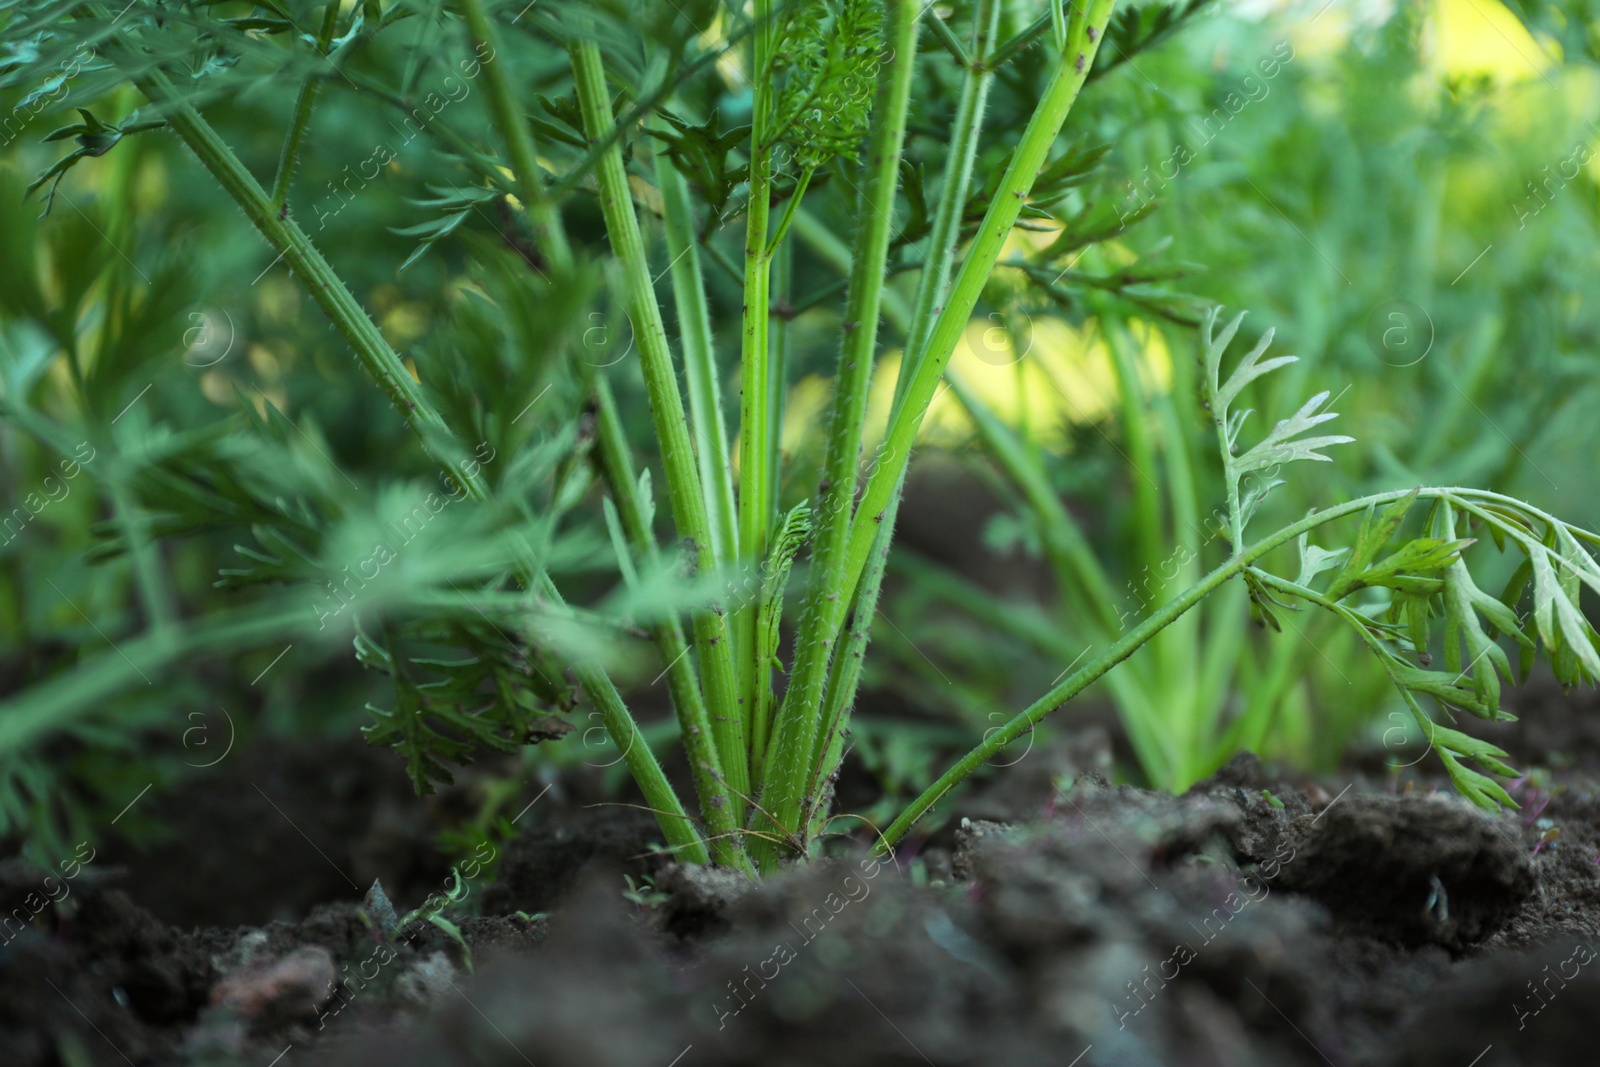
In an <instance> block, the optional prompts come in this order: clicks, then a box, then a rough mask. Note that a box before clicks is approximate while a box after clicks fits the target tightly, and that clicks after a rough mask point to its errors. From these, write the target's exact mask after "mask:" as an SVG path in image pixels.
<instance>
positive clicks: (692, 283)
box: [655, 152, 739, 567]
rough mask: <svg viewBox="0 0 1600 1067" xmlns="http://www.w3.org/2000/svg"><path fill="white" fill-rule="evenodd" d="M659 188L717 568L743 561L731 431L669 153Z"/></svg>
mask: <svg viewBox="0 0 1600 1067" xmlns="http://www.w3.org/2000/svg"><path fill="white" fill-rule="evenodd" d="M655 172H656V185H657V187H658V188H659V189H660V190H661V217H662V221H663V223H664V224H665V229H666V235H667V255H668V256H670V257H671V262H672V265H671V267H670V268H669V273H670V274H671V275H672V294H673V299H674V301H675V302H676V304H677V308H678V335H679V343H680V344H681V345H682V346H683V365H684V378H685V380H686V381H687V383H688V388H689V417H690V419H691V425H692V426H693V428H694V435H695V444H696V446H697V447H696V449H695V455H696V457H697V458H698V459H699V463H700V484H701V485H702V486H704V487H705V493H706V510H707V512H708V518H709V520H710V522H711V544H710V546H709V547H710V549H711V559H712V561H713V563H714V564H715V565H716V566H718V567H729V566H732V565H733V563H734V561H736V560H737V559H738V558H739V534H738V527H737V517H738V516H737V512H736V510H735V504H734V497H733V474H732V467H731V465H730V463H729V460H728V431H727V427H726V426H725V425H724V424H723V421H722V389H721V386H720V384H719V382H718V374H717V353H716V347H715V345H714V344H713V343H712V335H711V310H710V305H709V304H708V303H707V301H706V286H705V279H704V275H703V274H702V273H701V270H700V245H699V242H698V241H696V240H695V226H694V211H693V208H692V206H691V204H690V201H689V185H688V182H686V181H684V178H683V175H682V174H680V173H678V168H677V167H675V166H673V164H672V160H671V158H669V157H668V155H667V153H665V152H656V153H655Z"/></svg>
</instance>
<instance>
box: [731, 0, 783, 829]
mask: <svg viewBox="0 0 1600 1067" xmlns="http://www.w3.org/2000/svg"><path fill="white" fill-rule="evenodd" d="M753 14H754V19H755V24H756V31H755V39H754V42H753V48H752V53H753V55H752V57H751V58H752V69H753V70H754V71H755V79H754V81H753V82H752V83H751V87H750V88H751V115H750V165H749V173H750V177H749V189H750V193H749V204H748V206H747V207H746V209H745V211H746V215H745V233H744V272H743V284H744V307H743V309H742V310H741V319H742V325H741V328H740V344H739V388H740V393H739V551H740V555H741V559H740V564H741V568H742V570H744V571H746V572H753V571H754V569H755V568H759V567H760V566H761V564H762V561H763V560H765V559H766V557H767V534H768V531H769V529H770V528H771V526H772V522H773V519H774V518H775V517H776V505H775V501H774V499H773V489H772V469H773V462H772V459H771V457H770V456H769V454H768V450H769V448H770V446H771V442H772V439H773V435H772V409H771V396H772V346H771V341H770V339H769V337H768V329H769V326H770V323H771V312H772V294H771V284H772V255H771V252H770V251H769V249H768V247H767V244H768V236H769V230H768V227H769V225H770V222H771V215H772V149H773V145H772V142H771V140H770V125H771V120H772V108H773V86H772V77H771V71H772V59H773V47H774V41H775V38H776V30H777V27H776V25H775V24H774V22H773V18H772V4H771V0H754V11H753ZM759 580H760V579H759V578H758V577H746V578H744V581H746V582H759ZM759 600H760V598H759V597H741V598H740V601H739V603H738V604H737V606H736V607H735V610H734V622H733V629H734V634H735V640H736V641H737V643H738V663H739V704H738V712H739V715H740V716H741V718H742V719H743V723H742V729H743V730H744V733H745V736H746V737H749V736H750V735H751V734H753V733H754V732H755V722H754V718H755V715H756V709H757V707H758V706H759V704H760V691H761V686H763V685H770V684H771V678H772V672H771V670H770V667H769V665H768V664H765V663H758V662H756V660H757V652H756V646H757V644H758V641H757V630H758V628H759V626H760V610H761V607H760V603H759ZM752 762H754V761H752ZM757 847H758V848H759V847H760V843H759V842H757Z"/></svg>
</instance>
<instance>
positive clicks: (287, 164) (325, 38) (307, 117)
mask: <svg viewBox="0 0 1600 1067" xmlns="http://www.w3.org/2000/svg"><path fill="white" fill-rule="evenodd" d="M338 25H339V0H328V3H327V5H326V6H325V7H324V8H323V9H322V25H320V26H318V27H317V55H319V56H325V55H327V54H328V46H329V45H330V44H332V43H333V31H334V28H335V27H336V26H338ZM321 84H322V79H320V78H316V77H308V78H307V79H306V80H305V81H304V82H302V83H301V84H300V95H299V97H297V98H296V99H295V102H294V119H293V120H292V121H291V122H290V124H289V133H288V136H286V137H285V138H284V139H283V151H282V153H281V154H280V155H279V156H278V176H277V177H276V178H275V179H273V182H272V202H273V204H275V205H277V206H278V207H280V208H281V207H283V205H284V204H285V203H286V202H288V199H289V186H290V185H291V184H292V183H293V182H294V168H295V164H296V163H297V162H299V157H300V142H301V141H303V140H305V136H306V127H307V126H308V125H310V123H311V109H312V108H313V107H315V106H316V103H317V89H318V87H319V86H320V85H321Z"/></svg>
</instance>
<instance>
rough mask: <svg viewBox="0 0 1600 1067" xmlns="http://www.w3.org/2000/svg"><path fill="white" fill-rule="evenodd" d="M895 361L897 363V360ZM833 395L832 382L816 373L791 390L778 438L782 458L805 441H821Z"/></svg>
mask: <svg viewBox="0 0 1600 1067" xmlns="http://www.w3.org/2000/svg"><path fill="white" fill-rule="evenodd" d="M895 362H896V363H897V364H898V362H899V360H898V358H897V359H896V361H895ZM881 369H882V368H881V367H880V370H881ZM890 388H891V389H892V388H893V384H892V383H891V385H890ZM832 395H833V382H831V381H830V380H829V379H827V378H823V377H820V376H818V375H815V374H808V375H806V376H805V377H804V378H802V379H800V381H798V382H796V383H795V384H794V386H793V387H792V388H790V390H789V398H788V401H787V403H785V404H784V408H783V431H782V432H781V433H780V434H779V435H778V447H779V448H780V449H782V451H783V454H784V455H785V456H792V455H794V454H795V453H796V452H798V451H800V448H801V446H803V445H804V444H805V443H806V440H807V439H808V438H812V437H815V438H817V439H819V440H820V439H821V437H822V435H823V434H825V433H826V432H827V425H826V412H827V408H828V401H829V399H830V398H831V397H832Z"/></svg>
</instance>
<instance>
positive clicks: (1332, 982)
mask: <svg viewBox="0 0 1600 1067" xmlns="http://www.w3.org/2000/svg"><path fill="white" fill-rule="evenodd" d="M1516 699H1517V701H1518V702H1519V703H1518V710H1520V711H1521V712H1522V713H1523V716H1524V718H1523V721H1522V722H1521V723H1518V724H1516V726H1515V727H1514V729H1510V730H1504V731H1503V734H1502V735H1501V736H1497V737H1496V740H1497V741H1498V742H1499V743H1500V744H1502V745H1504V746H1506V747H1507V748H1509V749H1511V750H1512V751H1513V754H1514V756H1515V758H1516V759H1517V760H1518V761H1519V763H1518V765H1519V766H1523V767H1525V768H1528V769H1530V770H1534V771H1536V772H1537V773H1535V774H1531V775H1530V776H1529V777H1528V778H1526V779H1524V780H1521V781H1519V782H1518V783H1516V784H1515V786H1514V790H1513V791H1514V793H1515V795H1516V796H1517V797H1518V800H1519V802H1520V803H1521V805H1522V807H1521V810H1520V811H1518V812H1514V813H1508V814H1506V815H1503V816H1501V817H1498V818H1493V819H1491V818H1488V817H1485V816H1482V815H1480V814H1478V813H1477V812H1475V811H1474V810H1473V809H1471V808H1470V807H1468V806H1467V805H1466V804H1465V803H1464V802H1462V801H1461V800H1459V799H1458V798H1456V797H1455V796H1454V795H1453V794H1450V793H1449V791H1448V790H1447V789H1441V788H1439V784H1438V783H1436V782H1430V781H1425V780H1421V779H1417V778H1403V777H1398V776H1393V775H1389V774H1386V773H1385V772H1383V771H1382V770H1381V768H1374V769H1369V770H1367V771H1362V770H1360V769H1357V770H1355V771H1353V778H1346V779H1344V780H1341V781H1337V782H1334V781H1323V782H1314V781H1309V780H1298V779H1295V778H1293V777H1286V776H1283V775H1280V774H1277V773H1275V772H1272V771H1270V770H1269V769H1265V768H1262V767H1261V766H1260V765H1259V764H1258V763H1256V762H1255V761H1254V760H1253V758H1251V757H1241V758H1240V759H1238V760H1236V761H1234V763H1232V764H1230V765H1229V766H1228V767H1227V768H1225V769H1224V770H1223V771H1222V772H1221V773H1220V774H1219V775H1217V776H1216V777H1215V778H1213V779H1212V780H1211V781H1209V782H1206V783H1202V784H1201V785H1200V786H1197V787H1196V788H1195V789H1193V790H1191V791H1190V792H1189V793H1187V794H1185V795H1184V796H1180V797H1172V796H1166V795H1163V794H1157V793H1151V792H1148V791H1145V790H1141V789H1137V788H1134V787H1131V786H1126V785H1112V784H1110V783H1109V782H1108V780H1107V778H1106V776H1105V773H1104V772H1105V767H1106V758H1105V752H1106V740H1105V734H1104V732H1103V731H1101V732H1098V733H1091V734H1088V735H1084V736H1080V737H1077V738H1074V739H1073V740H1072V741H1071V742H1070V743H1067V742H1064V743H1061V744H1058V745H1056V746H1044V745H1041V746H1040V747H1039V748H1038V749H1037V750H1036V751H1035V752H1033V753H1032V754H1031V756H1030V757H1029V759H1027V760H1025V761H1023V762H1022V763H1019V764H1018V765H1017V766H1015V767H1013V768H1010V769H1008V770H1005V771H999V772H996V773H994V774H992V775H990V776H989V777H988V778H987V779H986V780H985V781H984V782H982V783H979V784H978V785H977V786H976V787H975V788H973V789H971V790H969V791H968V792H967V793H965V794H963V795H961V796H960V797H957V798H953V799H952V800H951V801H949V802H947V803H946V804H944V805H941V811H940V813H939V814H940V817H941V818H942V819H944V820H945V821H944V822H943V824H942V825H941V826H938V827H930V830H931V833H930V834H929V835H928V836H924V837H919V838H917V839H915V840H913V841H908V842H907V843H906V845H905V847H904V848H903V849H902V850H901V851H900V853H899V854H898V856H897V857H896V862H892V863H891V862H883V863H878V862H875V861H873V860H871V859H869V858H868V857H867V855H866V853H865V852H864V851H861V850H860V849H859V848H856V847H854V846H852V845H851V844H850V843H848V842H840V848H839V850H838V855H836V856H835V857H834V858H831V859H829V860H826V861H822V862H818V863H814V864H812V865H810V866H808V867H806V868H803V869H797V870H794V871H791V872H789V873H787V874H785V875H783V876H781V877H778V878H774V879H771V880H769V881H767V882H766V883H764V884H762V885H759V886H757V885H752V884H750V883H748V882H746V881H745V880H744V879H742V878H740V877H738V876H736V875H733V874H730V873H728V872H718V871H704V870H697V869H689V868H681V867H674V866H669V865H666V863H665V861H664V860H663V859H662V858H660V855H659V854H658V853H655V852H653V850H652V847H651V846H652V843H653V842H655V841H656V840H657V835H656V833H655V832H654V828H653V825H652V823H651V821H650V819H649V818H648V816H646V815H644V814H642V813H640V812H638V811H637V810H635V809H632V808H628V807H620V806H605V807H586V806H584V805H583V804H582V803H578V802H575V800H576V798H579V797H585V796H592V795H593V794H592V793H589V792H587V791H586V790H587V789H588V788H589V787H587V786H581V785H580V786H576V787H571V788H569V789H568V791H567V795H566V798H565V799H563V797H562V795H561V790H557V791H556V792H555V793H553V794H552V795H551V796H549V797H547V798H545V799H544V800H542V801H541V802H540V803H539V804H538V805H536V806H535V807H533V808H532V809H531V810H530V811H529V812H528V813H527V815H526V817H524V818H521V819H519V822H518V824H517V828H518V830H519V831H520V834H519V836H518V837H517V839H516V840H515V841H514V842H512V843H511V844H510V845H509V846H507V848H506V850H505V855H504V857H503V858H502V859H501V862H500V865H499V870H498V881H497V882H495V883H494V884H492V885H490V884H485V881H486V880H485V879H483V878H478V879H475V880H474V879H468V882H467V896H466V898H465V899H464V900H462V901H461V902H460V903H459V904H453V905H450V906H449V907H448V908H447V909H446V910H445V912H444V915H446V916H447V917H449V919H450V920H451V923H453V927H451V928H447V927H450V925H451V924H449V923H447V924H444V925H436V924H433V923H429V922H424V921H415V922H413V923H411V925H409V926H407V927H405V928H404V929H396V928H394V927H392V926H390V925H388V924H387V922H386V921H385V919H384V917H383V916H384V909H383V908H382V907H381V906H380V902H379V901H378V900H377V898H375V897H372V898H368V899H367V900H366V901H365V902H363V898H362V894H363V892H365V887H366V885H367V883H368V881H369V880H370V879H371V878H374V877H381V878H382V879H383V884H384V886H385V887H386V888H388V889H389V891H390V894H391V895H392V896H393V897H394V906H395V908H396V909H397V910H398V911H399V912H401V913H402V914H403V913H405V912H406V911H407V910H408V909H410V908H414V907H417V906H418V905H420V904H422V903H423V899H424V898H425V897H427V896H428V895H429V894H430V893H432V892H434V891H436V890H440V889H442V888H444V887H445V885H446V877H445V871H446V865H445V864H444V863H443V862H442V861H441V860H440V859H439V858H438V856H437V855H436V853H434V852H432V851H431V849H430V847H429V844H428V843H429V841H430V840H431V837H432V834H433V833H434V832H435V830H436V828H437V824H438V822H439V820H440V819H441V818H442V817H443V816H442V814H441V813H440V812H439V811H438V810H436V808H434V807H431V806H430V805H434V804H437V802H430V803H429V804H424V803H422V802H420V801H417V800H416V799H415V798H412V797H410V796H409V795H407V794H405V793H403V792H395V791H394V790H393V783H392V781H391V780H390V778H391V775H392V772H393V771H394V768H393V767H392V766H390V765H389V764H387V763H385V762H383V761H382V760H379V761H369V760H367V759H366V758H365V757H364V756H358V755H355V754H354V752H353V750H352V751H346V750H344V749H339V750H337V751H336V752H334V753H333V754H331V755H330V754H328V752H327V750H326V749H324V750H322V752H323V753H324V757H323V758H325V759H326V760H327V763H326V765H325V766H324V768H323V770H322V771H321V772H319V771H318V770H317V757H316V756H315V755H311V754H308V753H307V752H305V751H303V750H298V749H292V750H284V749H278V750H272V751H264V752H261V753H256V754H253V755H251V757H250V758H251V759H254V760H258V761H259V762H257V763H252V764H249V767H250V772H249V773H250V776H249V777H246V776H242V775H240V774H239V772H238V771H237V770H235V771H234V780H233V781H232V782H230V783H224V782H221V781H217V782H211V783H207V784H202V785H197V786H195V787H194V788H195V789H196V790H197V792H196V793H194V794H192V795H191V796H190V798H189V799H188V801H187V802H185V801H184V799H183V798H181V797H180V798H176V799H169V800H168V801H166V803H167V804H168V805H169V807H167V808H166V809H164V810H163V812H162V814H163V817H166V818H169V819H172V820H173V822H174V824H175V825H177V826H178V827H179V828H180V831H181V832H180V833H179V834H178V835H177V836H176V837H175V838H174V839H173V840H172V841H171V842H169V843H168V844H165V845H163V846H161V848H160V849H159V850H157V851H155V852H153V853H145V854H136V853H133V852H127V851H122V852H117V853H113V852H111V851H110V850H109V849H108V850H107V851H106V852H105V853H104V854H100V855H95V856H93V857H92V858H90V859H88V860H86V861H85V862H84V863H83V864H82V865H81V869H80V870H78V871H76V872H75V875H74V876H73V877H71V878H70V879H67V878H66V877H65V871H54V872H46V871H41V870H37V869H35V868H32V867H30V866H28V865H27V864H24V863H22V862H21V861H6V862H5V863H3V864H0V903H3V904H4V905H5V907H6V908H7V910H8V911H11V912H13V913H14V914H16V915H18V916H19V918H18V919H16V920H14V921H13V923H12V924H11V925H10V926H8V927H6V931H7V935H6V936H7V937H8V940H7V941H6V942H5V943H4V944H3V946H0V1065H5V1067H10V1065H13V1064H15V1065H17V1067H35V1065H38V1067H87V1065H91V1064H94V1065H99V1064H123V1063H127V1064H134V1065H138V1067H144V1065H146V1064H151V1065H154V1064H173V1065H180V1064H181V1065H185V1067H202V1065H204V1067H210V1065H218V1067H220V1065H224V1064H229V1065H231V1064H251V1065H255V1067H271V1065H275V1064H276V1065H280V1067H292V1065H293V1064H296V1063H304V1064H307V1065H310V1064H326V1065H329V1067H334V1065H337V1067H365V1065H373V1067H378V1065H383V1067H391V1065H393V1067H407V1065H418V1067H423V1065H426V1067H454V1065H462V1067H465V1065H468V1064H473V1065H479V1064H481V1065H491V1064H492V1065H500V1064H505V1065H516V1064H537V1065H538V1067H549V1065H560V1064H568V1063H570V1064H582V1065H585V1067H588V1065H594V1064H600V1065H607V1064H617V1065H619V1067H620V1065H630V1067H631V1065H645V1067H649V1065H656V1067H674V1065H676V1067H692V1065H696V1064H727V1065H733V1064H779V1065H782V1064H796V1065H799V1064H855V1063H861V1064H891V1065H892V1064H907V1065H912V1064H938V1065H941V1067H943V1065H946V1064H950V1065H956V1064H991V1063H992V1064H997V1065H998V1064H1005V1065H1028V1064H1041V1065H1044V1064H1050V1065H1055V1067H1069V1065H1070V1067H1077V1065H1082V1067H1088V1065H1119V1067H1120V1065H1143V1064H1150V1065H1156V1064H1162V1065H1184V1067H1189V1065H1194V1067H1201V1065H1218V1067H1222V1065H1226V1067H1251V1065H1263V1067H1300V1065H1305V1067H1312V1065H1333V1067H1356V1065H1366V1067H1411V1065H1422V1064H1430V1065H1431V1064H1443V1065H1447V1067H1505V1065H1513V1064H1526V1065H1535V1064H1537V1065H1539V1067H1560V1065H1565V1064H1573V1065H1578V1064H1583V1065H1589V1064H1593V1063H1595V1062H1597V1061H1596V1053H1595V1051H1594V1047H1595V1038H1594V1025H1593V1013H1594V1009H1595V1007H1596V1005H1597V997H1600V965H1592V964H1594V961H1595V957H1596V955H1597V952H1600V862H1597V859H1600V736H1597V735H1596V734H1595V733H1594V732H1593V730H1592V728H1591V727H1592V724H1591V723H1590V722H1589V721H1587V720H1586V719H1585V718H1584V716H1583V712H1582V710H1581V709H1580V708H1578V707H1577V706H1576V704H1577V702H1576V701H1569V700H1568V699H1567V698H1565V697H1563V696H1562V695H1561V694H1558V693H1550V692H1548V691H1541V690H1524V691H1522V692H1519V693H1518V694H1516ZM1358 766H1359V765H1358ZM1425 767H1426V761H1424V763H1423V764H1420V765H1419V767H1418V768H1417V769H1418V770H1421V769H1423V768H1425ZM336 768H337V769H336ZM1410 773H1415V771H1413V772H1410ZM241 778H242V781H243V785H242V787H241V784H240V779H241ZM252 781H254V782H256V783H257V784H260V785H262V786H263V787H264V788H263V789H262V790H252V789H251V785H250V783H251V782H252ZM400 784H401V785H403V784H404V783H403V781H402V782H401V783H400ZM262 793H264V794H265V795H267V796H268V797H270V801H271V802H272V803H273V804H276V805H278V806H280V807H281V809H282V810H281V811H278V812H274V811H273V808H272V807H271V806H264V805H262V804H261V803H260V794H262ZM531 795H532V791H530V797H531ZM251 796H257V800H256V801H251V800H250V797H251ZM202 798H204V799H203V803H204V804H205V805H206V806H207V807H208V808H209V809H210V810H209V811H207V812H205V814H207V815H209V816H210V817H211V818H212V819H213V820H215V824H217V825H221V826H222V827H224V828H225V831H224V832H223V833H215V832H208V831H206V830H204V829H202V825H201V823H202V820H200V819H199V818H192V819H190V820H189V821H188V822H185V818H186V816H185V810H186V808H187V809H191V810H192V809H197V808H198V807H199V805H200V804H201V803H202ZM447 803H448V801H447ZM233 805H237V807H233ZM291 822H292V824H293V825H292V826H290V823H291ZM279 824H281V826H280V825H279ZM283 827H288V828H289V832H288V833H282V832H281V830H282V828H283ZM185 831H186V832H185ZM185 842H187V845H186V844H185ZM152 856H154V857H158V859H152V858H151V857H152ZM112 859H117V860H118V861H119V862H120V863H121V869H120V870H119V869H118V868H117V866H116V865H115V864H113V863H112V862H111V860H112ZM319 868H320V869H319ZM334 868H337V870H333V869H334ZM197 872H198V873H197ZM624 875H627V876H628V877H629V878H631V884H632V888H631V889H630V887H629V882H627V881H625V880H624ZM346 876H348V877H349V879H350V881H346ZM185 878H187V879H188V881H187V882H185ZM351 882H357V883H358V884H359V885H360V890H359V891H358V890H357V889H353V888H352V885H351ZM63 890H65V892H63ZM625 890H626V891H627V896H626V897H625V896H624V891H625ZM52 897H54V898H57V902H54V903H52V902H51V899H50V898H52ZM437 899H438V898H435V900H437ZM286 912H288V913H290V914H289V915H288V916H287V917H286V916H285V913H286ZM543 913H548V918H546V917H545V916H544V914H543ZM157 916H159V918H158V917H157ZM22 918H26V919H27V920H28V921H27V922H25V923H23V922H22V921H21V919H22ZM208 923H209V924H215V925H209V926H207V925H204V924H208ZM174 924H176V925H174ZM224 924H225V925H224ZM456 933H459V935H460V941H458V940H457V938H456V936H455V934H456ZM461 941H464V942H465V946H463V944H462V943H461Z"/></svg>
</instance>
